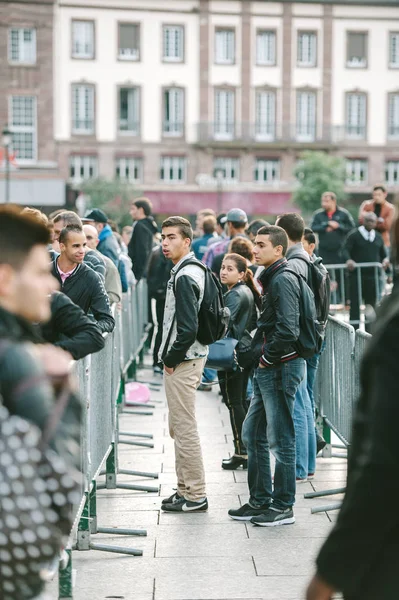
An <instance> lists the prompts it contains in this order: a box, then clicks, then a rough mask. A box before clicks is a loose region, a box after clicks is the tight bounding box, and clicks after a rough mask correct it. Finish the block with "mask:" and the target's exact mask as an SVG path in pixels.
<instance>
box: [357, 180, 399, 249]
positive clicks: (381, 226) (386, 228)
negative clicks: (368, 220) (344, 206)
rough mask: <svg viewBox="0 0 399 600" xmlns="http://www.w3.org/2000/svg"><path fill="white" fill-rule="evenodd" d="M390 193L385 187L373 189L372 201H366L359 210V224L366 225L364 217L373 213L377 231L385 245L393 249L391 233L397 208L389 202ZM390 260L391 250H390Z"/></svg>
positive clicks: (378, 186) (379, 186)
mask: <svg viewBox="0 0 399 600" xmlns="http://www.w3.org/2000/svg"><path fill="white" fill-rule="evenodd" d="M387 196H388V192H387V189H386V187H385V186H384V185H375V186H374V187H373V198H372V200H365V201H364V202H363V204H362V205H361V206H360V208H359V223H360V225H363V224H364V221H363V220H364V216H365V214H366V213H368V212H372V213H374V214H375V215H376V217H377V227H376V230H377V231H378V232H379V233H380V234H381V235H382V238H383V240H384V245H385V247H386V248H387V249H389V248H390V247H391V239H390V231H391V228H392V223H393V220H394V217H395V207H394V205H393V204H391V203H390V202H388V200H387ZM388 258H389V250H388Z"/></svg>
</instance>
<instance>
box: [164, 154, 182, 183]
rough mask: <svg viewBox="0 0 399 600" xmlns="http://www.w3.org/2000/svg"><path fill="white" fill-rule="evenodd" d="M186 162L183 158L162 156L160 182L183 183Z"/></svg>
mask: <svg viewBox="0 0 399 600" xmlns="http://www.w3.org/2000/svg"><path fill="white" fill-rule="evenodd" d="M186 165H187V161H186V158H185V157H184V156H162V157H161V169H160V180H161V181H164V182H165V183H184V182H185V180H186Z"/></svg>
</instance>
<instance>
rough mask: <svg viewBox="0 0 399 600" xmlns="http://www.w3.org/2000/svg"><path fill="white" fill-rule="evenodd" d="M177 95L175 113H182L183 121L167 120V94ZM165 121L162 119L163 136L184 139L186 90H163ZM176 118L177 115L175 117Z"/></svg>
mask: <svg viewBox="0 0 399 600" xmlns="http://www.w3.org/2000/svg"><path fill="white" fill-rule="evenodd" d="M171 92H172V93H174V94H175V100H174V102H175V106H174V111H173V112H174V113H177V114H178V113H180V115H181V119H180V120H179V119H176V120H175V119H169V120H167V119H166V97H165V96H166V93H169V94H170V93H171ZM162 108H163V119H162V135H163V136H164V137H183V135H184V89H183V88H179V87H169V88H164V89H163V99H162ZM175 116H176V115H175Z"/></svg>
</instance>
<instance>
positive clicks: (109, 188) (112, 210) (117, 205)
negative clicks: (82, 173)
mask: <svg viewBox="0 0 399 600" xmlns="http://www.w3.org/2000/svg"><path fill="white" fill-rule="evenodd" d="M82 192H83V193H84V194H85V195H87V196H89V197H90V206H91V207H92V208H101V210H103V211H104V212H105V213H106V214H107V215H108V217H109V218H110V219H112V220H113V221H116V222H117V223H119V225H121V226H123V225H130V224H131V220H132V219H131V217H130V215H129V208H130V203H131V201H132V200H134V198H136V197H137V196H138V195H139V191H138V190H136V189H135V188H134V187H133V186H132V185H131V184H130V183H128V182H126V181H122V180H120V179H113V180H108V179H103V178H100V177H99V178H97V179H89V180H87V181H85V182H84V183H83V185H82Z"/></svg>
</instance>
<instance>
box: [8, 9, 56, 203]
mask: <svg viewBox="0 0 399 600" xmlns="http://www.w3.org/2000/svg"><path fill="white" fill-rule="evenodd" d="M0 29H1V35H0V127H1V130H3V129H4V128H5V127H6V126H8V129H9V130H10V131H11V133H12V139H13V147H12V149H11V150H10V158H11V161H10V187H9V197H8V198H6V185H5V172H6V165H5V163H6V151H5V149H4V148H0V153H1V154H0V178H1V179H0V202H4V201H5V200H9V201H12V202H16V203H20V204H33V205H42V206H47V207H52V206H59V205H61V206H62V205H63V204H64V201H65V191H64V190H65V183H64V180H63V178H61V175H60V173H59V171H58V159H57V147H56V142H55V138H54V103H53V95H54V90H53V34H54V0H30V1H23V2H18V1H15V2H1V3H0Z"/></svg>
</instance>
